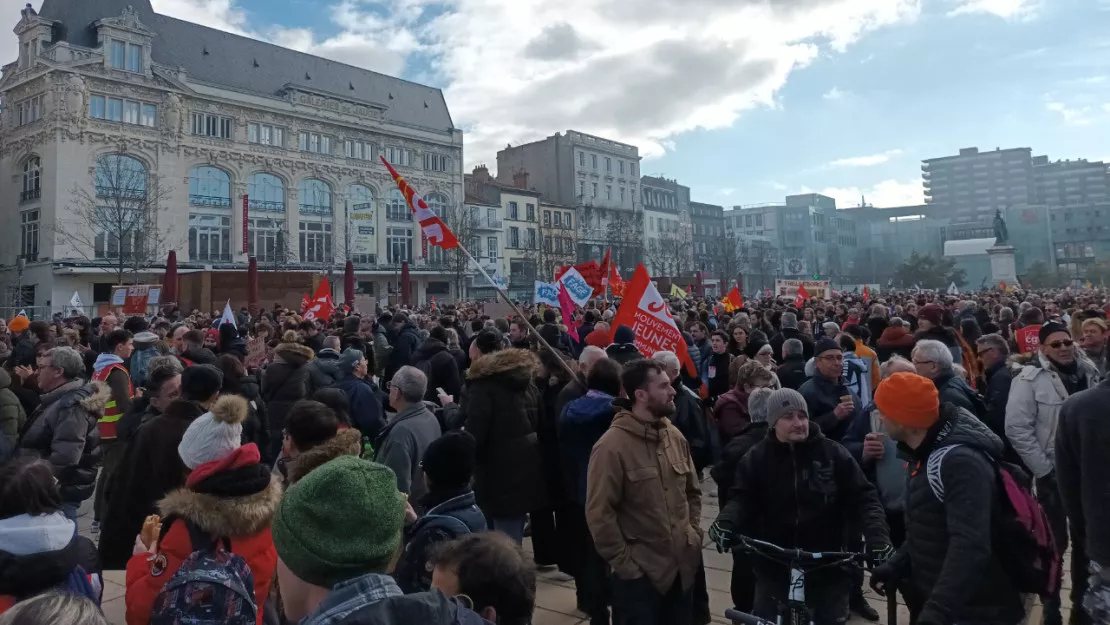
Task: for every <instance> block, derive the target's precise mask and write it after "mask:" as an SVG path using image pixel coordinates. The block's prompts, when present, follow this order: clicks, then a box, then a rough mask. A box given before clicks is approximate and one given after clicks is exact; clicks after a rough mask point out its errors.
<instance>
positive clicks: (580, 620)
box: [79, 480, 1071, 625]
mask: <svg viewBox="0 0 1110 625" xmlns="http://www.w3.org/2000/svg"><path fill="white" fill-rule="evenodd" d="M715 489H716V487H715V486H714V485H713V483H712V481H709V480H707V481H706V482H705V483H704V484H703V491H704V492H705V493H706V495H705V497H704V499H703V505H702V518H701V525H702V527H703V528H705V529H706V530H708V528H709V525H710V524H711V523H712V522H713V520H714V519H715V518H716V517H717V499H716V497H713V496H712V493H713V491H714V490H715ZM91 524H92V506H91V502H86V505H85V506H84V507H83V508H82V510H81V517H80V518H79V526H80V530H81V533H82V534H84V535H86V536H89V535H90V533H89V529H90V526H91ZM706 545H707V546H706V548H705V549H703V551H702V553H703V556H704V558H705V574H706V582H707V585H708V587H709V604H710V611H711V613H712V614H713V622H714V623H722V624H726V625H727V624H728V621H726V620H725V618H724V613H725V609H726V608H729V607H731V605H732V604H731V602H730V600H729V593H728V588H729V576H730V574H731V570H732V558H730V557H728V556H726V555H722V554H719V553H717V550H716V549H715V548H714V547H713V546H712V545H711V544H709V542H708V539H706ZM524 546H525V549H526V550H527V551H529V553H531V543H530V541H529V540H528V539H525V544H524ZM1066 570H1068V569H1067V568H1065V571H1066ZM104 578H105V583H104V603H103V607H104V613H105V615H107V617H108V622H110V623H112V624H113V625H116V624H119V625H123V623H124V603H123V594H124V588H125V587H124V581H125V576H124V572H123V571H107V572H105V574H104ZM1070 585H1071V581H1070V579H1068V578H1066V577H1065V579H1064V586H1065V592H1064V593H1063V594H1064V595H1065V597H1064V614H1063V616H1064V622H1065V623H1066V622H1067V620H1068V613H1069V611H1070V608H1071V605H1070V602H1069V601H1068V599H1067V596H1066V595H1067V591H1066V589H1067V588H1070ZM864 592H865V595H866V597H867V599H868V601H870V602H871V605H872V606H873V607H874V608H875V609H876V610H878V611H879V614H880V621H879V622H880V623H881V624H883V625H887V623H886V611H887V610H886V599H884V598H882V597H879V596H878V595H876V594H875V593H874V592H872V591H871V589H870V588H867V587H866V584H865V591H864ZM575 603H576V602H575V596H574V580H572V579H567V577H566V576H565V575H562V574H560V573H558V572H557V571H541V572H540V574H539V584H538V588H537V593H536V612H535V618H534V619H533V621H532V623H533V625H580V624H588V623H589V619H587V618H585V615H584V614H582V613H581V612H579V611H578V610H576V609H575ZM1030 603H1031V607H1030V609H1029V615H1028V618H1027V619H1026V623H1027V624H1028V625H1034V624H1039V623H1041V621H1042V618H1041V606H1040V604H1039V603H1036V602H1034V601H1031V602H1030ZM849 623H850V625H863V624H865V623H867V621H865V620H863V619H861V618H859V617H853V619H852V620H851V621H849ZM898 623H900V624H901V625H907V624H908V623H909V613H908V612H907V611H906V608H905V606H904V605H899V606H898Z"/></svg>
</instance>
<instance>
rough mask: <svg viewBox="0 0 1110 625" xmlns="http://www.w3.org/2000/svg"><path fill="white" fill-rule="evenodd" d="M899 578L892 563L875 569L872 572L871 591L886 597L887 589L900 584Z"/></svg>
mask: <svg viewBox="0 0 1110 625" xmlns="http://www.w3.org/2000/svg"><path fill="white" fill-rule="evenodd" d="M898 577H899V576H898V570H897V569H896V568H894V564H893V563H891V562H887V563H886V564H883V565H881V566H878V567H875V569H874V570H872V571H871V589H872V590H874V591H875V592H877V593H879V596H880V597H885V596H886V590H887V588H888V587H891V586H896V585H897V584H898V581H899V579H898Z"/></svg>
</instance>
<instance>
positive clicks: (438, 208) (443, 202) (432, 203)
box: [424, 193, 448, 219]
mask: <svg viewBox="0 0 1110 625" xmlns="http://www.w3.org/2000/svg"><path fill="white" fill-rule="evenodd" d="M424 203H425V204H427V205H428V208H430V209H432V212H433V213H435V214H436V215H438V216H439V217H441V218H444V219H446V218H447V217H448V215H447V197H446V196H445V195H443V194H442V193H429V194H428V195H426V196H424Z"/></svg>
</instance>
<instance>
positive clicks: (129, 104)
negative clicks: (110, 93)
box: [89, 95, 158, 128]
mask: <svg viewBox="0 0 1110 625" xmlns="http://www.w3.org/2000/svg"><path fill="white" fill-rule="evenodd" d="M89 117H90V118H92V119H103V120H105V121H110V122H120V123H124V124H135V125H137V126H147V127H150V128H153V127H154V124H155V123H156V122H157V120H158V107H157V106H155V105H153V104H146V103H145V102H137V101H135V100H125V99H123V98H112V97H107V96H102V95H92V96H89Z"/></svg>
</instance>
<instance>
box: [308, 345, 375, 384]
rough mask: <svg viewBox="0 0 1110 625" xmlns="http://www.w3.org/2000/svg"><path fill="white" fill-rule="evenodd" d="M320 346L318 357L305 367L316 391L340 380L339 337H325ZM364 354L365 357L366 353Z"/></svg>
mask: <svg viewBox="0 0 1110 625" xmlns="http://www.w3.org/2000/svg"><path fill="white" fill-rule="evenodd" d="M320 344H321V345H322V347H321V348H320V351H319V352H317V353H316V357H315V358H313V359H312V360H310V361H309V362H308V364H306V365H305V369H307V370H308V377H309V379H310V380H311V385H312V388H314V389H317V388H325V387H328V386H331V385H332V384H335V382H336V380H337V379H338V378H339V346H340V339H339V337H338V336H327V337H323V340H322V341H321V343H320ZM358 351H360V352H361V351H362V350H358ZM363 354H364V355H365V352H363Z"/></svg>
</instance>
